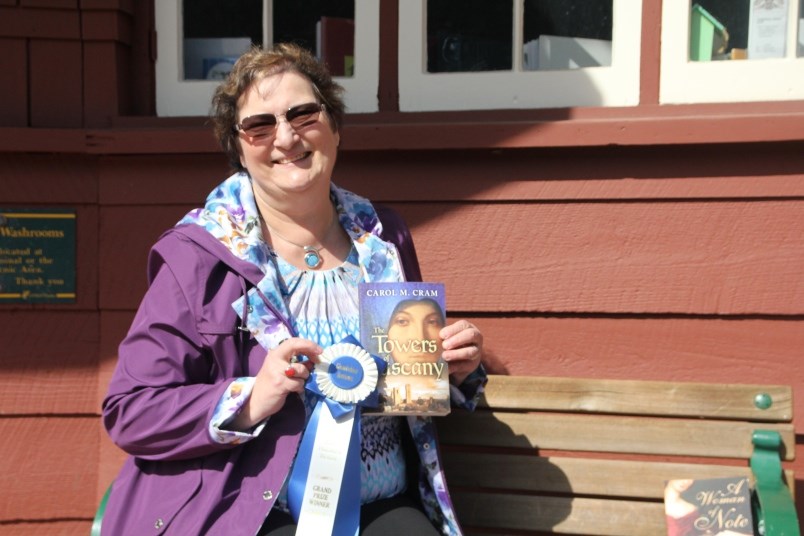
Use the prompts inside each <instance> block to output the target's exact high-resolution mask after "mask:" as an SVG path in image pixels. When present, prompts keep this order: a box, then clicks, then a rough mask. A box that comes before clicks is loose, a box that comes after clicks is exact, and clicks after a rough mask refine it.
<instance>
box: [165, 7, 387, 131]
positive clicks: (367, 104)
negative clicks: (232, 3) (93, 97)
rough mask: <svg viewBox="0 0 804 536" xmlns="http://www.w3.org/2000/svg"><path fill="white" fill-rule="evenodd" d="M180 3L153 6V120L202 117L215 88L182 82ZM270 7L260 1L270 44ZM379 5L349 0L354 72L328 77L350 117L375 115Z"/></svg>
mask: <svg viewBox="0 0 804 536" xmlns="http://www.w3.org/2000/svg"><path fill="white" fill-rule="evenodd" d="M181 2H182V0H158V1H156V2H154V22H155V30H156V36H157V39H156V41H157V42H156V49H157V59H156V64H155V76H156V115H157V116H158V117H181V116H206V115H207V114H208V113H209V106H210V101H211V100H212V94H213V93H214V91H215V88H216V87H217V86H218V84H219V83H220V82H218V81H208V80H183V79H180V78H178V75H179V73H181V72H182V71H183V69H182V63H181V62H182V59H181V58H182V57H183V52H182V45H183V32H182V24H181V6H182V4H181ZM272 6H273V2H272V1H271V0H263V36H264V38H265V42H272V33H273V32H272V29H271V24H269V21H270V20H271V12H272ZM379 48H380V0H355V72H354V76H352V77H334V79H335V81H337V82H338V83H339V84H341V85H342V86H343V87H344V88H345V90H346V92H345V94H344V100H345V103H346V106H347V110H348V111H349V112H350V113H371V112H376V111H377V110H378V109H379V103H378V100H377V88H378V85H379Z"/></svg>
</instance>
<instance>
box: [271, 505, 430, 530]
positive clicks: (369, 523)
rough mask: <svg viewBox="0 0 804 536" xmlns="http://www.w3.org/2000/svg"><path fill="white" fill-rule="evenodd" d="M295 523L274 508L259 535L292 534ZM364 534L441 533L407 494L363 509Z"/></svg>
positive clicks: (361, 511)
mask: <svg viewBox="0 0 804 536" xmlns="http://www.w3.org/2000/svg"><path fill="white" fill-rule="evenodd" d="M295 533H296V523H294V522H293V518H292V517H291V516H290V515H289V514H286V513H285V512H281V511H278V510H275V511H273V512H271V515H269V516H268V519H267V520H266V521H265V524H264V525H263V526H262V529H261V530H260V533H259V535H258V536H293V535H294V534H295ZM360 534H361V536H410V535H411V534H415V535H416V536H430V535H432V536H438V535H439V532H438V531H437V530H436V528H435V527H434V526H433V524H432V523H430V520H429V519H428V518H427V516H426V515H425V513H424V512H423V511H422V510H421V508H420V507H419V505H418V504H416V502H415V501H413V500H412V499H411V498H410V497H408V496H406V495H399V496H397V497H393V498H391V499H382V500H379V501H374V502H372V503H369V504H364V505H363V506H362V507H361V508H360Z"/></svg>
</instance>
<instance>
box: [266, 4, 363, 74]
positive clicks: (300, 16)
mask: <svg viewBox="0 0 804 536" xmlns="http://www.w3.org/2000/svg"><path fill="white" fill-rule="evenodd" d="M273 15H274V16H273V33H274V41H275V42H277V43H282V42H293V43H297V44H299V45H301V46H303V47H305V48H307V49H308V50H310V51H311V52H313V53H315V54H316V55H317V56H318V57H319V58H322V59H323V60H324V63H326V64H327V66H328V67H329V70H330V73H332V75H333V76H354V50H355V24H354V20H355V2H354V0H308V1H305V2H300V1H299V0H274V10H273Z"/></svg>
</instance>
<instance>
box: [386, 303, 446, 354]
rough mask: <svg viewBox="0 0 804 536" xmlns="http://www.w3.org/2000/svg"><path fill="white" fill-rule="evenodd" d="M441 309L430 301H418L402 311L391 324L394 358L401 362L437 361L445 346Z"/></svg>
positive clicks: (389, 336) (389, 327) (389, 328)
mask: <svg viewBox="0 0 804 536" xmlns="http://www.w3.org/2000/svg"><path fill="white" fill-rule="evenodd" d="M442 327H444V322H443V320H442V317H441V312H440V311H438V310H437V309H436V308H435V306H434V305H433V304H430V303H414V304H411V305H408V306H407V307H405V308H404V309H402V310H400V311H398V312H397V313H396V314H395V315H394V316H393V317H392V318H391V320H390V322H389V325H388V341H389V342H390V344H391V345H392V346H391V348H392V350H391V357H392V358H393V360H394V361H395V362H397V363H428V362H429V363H434V362H436V361H438V358H439V357H441V353H442V352H443V349H442V347H441V338H440V337H439V336H438V332H439V331H441V328H442Z"/></svg>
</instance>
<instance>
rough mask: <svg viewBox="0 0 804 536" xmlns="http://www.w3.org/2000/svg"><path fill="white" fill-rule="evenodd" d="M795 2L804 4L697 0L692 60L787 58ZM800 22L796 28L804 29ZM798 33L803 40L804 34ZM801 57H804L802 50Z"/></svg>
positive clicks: (692, 26) (692, 21)
mask: <svg viewBox="0 0 804 536" xmlns="http://www.w3.org/2000/svg"><path fill="white" fill-rule="evenodd" d="M791 1H793V2H798V3H799V6H801V5H804V1H802V0H693V1H692V2H691V8H690V48H689V59H690V60H691V61H719V60H744V59H750V60H759V59H765V58H784V57H786V56H787V55H788V52H787V35H788V33H787V32H788V28H789V27H790V25H789V24H788V17H789V16H790V9H789V7H790V3H789V2H791ZM800 13H801V8H800V7H799V14H800ZM799 16H800V15H799ZM797 22H798V24H795V25H794V26H793V27H794V28H798V27H799V26H801V23H800V21H797ZM798 32H799V40H800V39H801V38H800V34H801V31H800V30H798ZM800 48H801V45H799V49H800ZM798 54H799V55H801V52H800V50H799V51H798Z"/></svg>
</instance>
